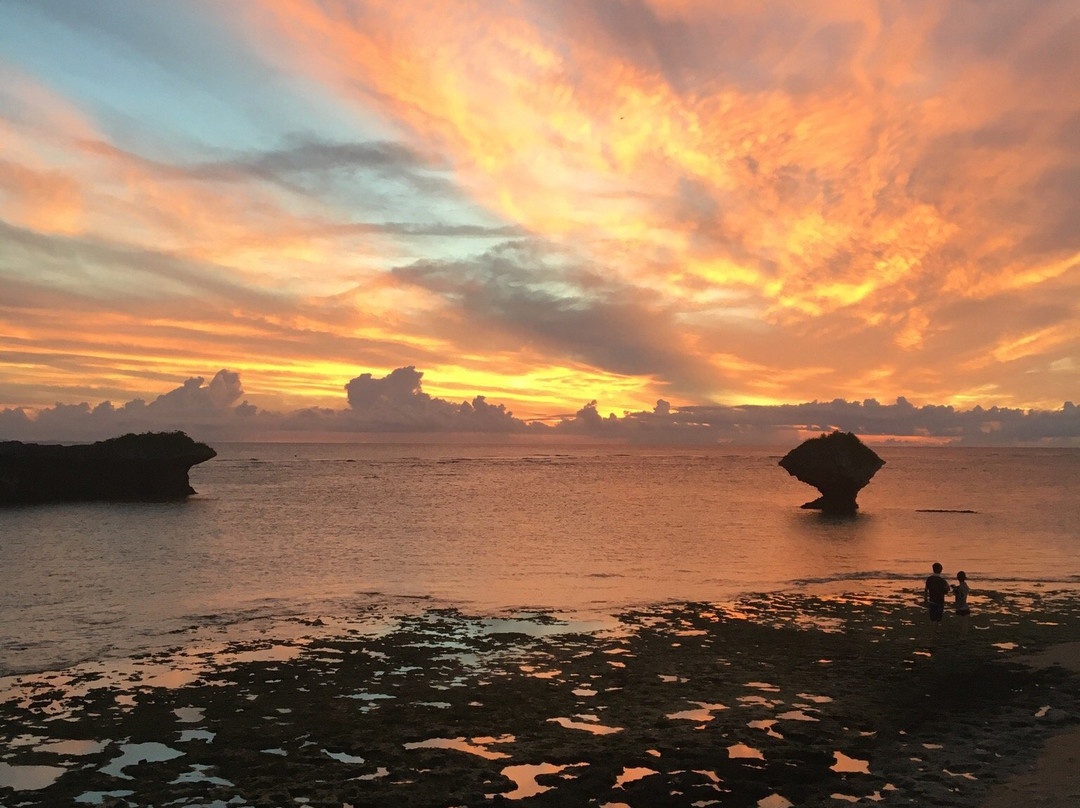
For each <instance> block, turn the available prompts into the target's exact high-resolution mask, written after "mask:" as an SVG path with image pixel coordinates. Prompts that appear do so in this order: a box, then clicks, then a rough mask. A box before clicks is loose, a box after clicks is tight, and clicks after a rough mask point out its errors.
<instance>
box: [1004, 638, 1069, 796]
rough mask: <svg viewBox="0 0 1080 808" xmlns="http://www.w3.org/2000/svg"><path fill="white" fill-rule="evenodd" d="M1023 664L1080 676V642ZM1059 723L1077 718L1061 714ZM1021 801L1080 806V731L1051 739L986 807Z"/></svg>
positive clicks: (1046, 651) (1055, 648)
mask: <svg viewBox="0 0 1080 808" xmlns="http://www.w3.org/2000/svg"><path fill="white" fill-rule="evenodd" d="M1022 661H1023V662H1024V664H1027V665H1030V666H1032V667H1033V668H1055V667H1056V668H1060V669H1062V670H1066V671H1069V672H1070V673H1071V674H1072V675H1073V676H1080V642H1070V643H1062V644H1061V645H1055V646H1052V647H1050V648H1047V649H1044V650H1042V651H1040V652H1038V653H1035V654H1031V655H1030V656H1028V657H1026V658H1023V659H1022ZM1070 719H1071V721H1070ZM1059 720H1061V721H1062V722H1065V721H1069V722H1070V723H1075V716H1069V715H1060V716H1059ZM1018 802H1022V803H1023V804H1024V805H1029V806H1033V808H1072V806H1076V805H1080V730H1077V729H1071V730H1069V731H1067V732H1064V733H1062V734H1060V735H1055V736H1053V737H1051V738H1050V739H1048V740H1047V742H1046V746H1045V747H1044V748H1043V750H1042V752H1041V754H1040V755H1039V757H1038V758H1037V760H1036V761H1035V762H1034V763H1033V765H1032V766H1031V767H1030V768H1029V769H1028V770H1027V771H1024V772H1022V773H1020V774H1018V775H1017V776H1016V777H1014V778H1013V779H1011V780H1009V781H1008V782H1007V783H1002V784H1000V785H997V786H995V787H994V788H993V789H992V790H991V792H990V796H989V798H988V799H987V801H986V804H985V808H1013V806H1015V805H1017V804H1018Z"/></svg>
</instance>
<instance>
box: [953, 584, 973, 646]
mask: <svg viewBox="0 0 1080 808" xmlns="http://www.w3.org/2000/svg"><path fill="white" fill-rule="evenodd" d="M952 591H953V597H954V598H955V599H956V603H955V604H954V606H955V608H956V616H957V617H958V618H960V631H967V628H968V623H969V622H970V620H971V608H970V607H969V606H968V592H970V591H971V589H970V588H969V587H968V582H967V573H966V572H964V571H963V570H960V572H958V573H956V583H955V584H953V585H952Z"/></svg>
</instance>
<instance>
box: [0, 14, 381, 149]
mask: <svg viewBox="0 0 1080 808" xmlns="http://www.w3.org/2000/svg"><path fill="white" fill-rule="evenodd" d="M200 12H201V13H200ZM0 13H2V14H3V16H4V20H5V24H4V25H0V58H2V59H4V60H5V61H8V62H9V63H14V64H15V65H17V66H19V67H20V68H21V69H22V70H24V71H25V72H26V73H28V74H29V75H31V76H33V77H34V78H35V79H36V80H38V81H39V82H41V83H42V84H44V85H45V86H47V87H49V88H51V89H52V90H54V91H55V92H58V93H59V94H61V95H63V96H64V97H66V98H68V99H70V100H71V101H72V102H73V103H75V104H76V106H78V107H80V108H82V109H83V110H84V111H85V112H87V113H88V115H89V117H91V118H92V120H93V121H94V123H95V124H96V125H97V126H98V127H99V128H100V129H101V130H102V131H103V132H104V133H105V134H106V136H107V137H108V138H109V139H110V140H111V142H113V143H114V145H116V146H118V147H120V148H122V149H126V150H129V151H133V152H135V153H138V154H140V155H142V156H144V157H149V158H152V159H163V160H167V159H189V160H193V159H198V158H200V157H201V158H205V157H206V152H207V150H216V149H220V150H253V149H254V150H258V149H267V148H272V147H275V146H278V145H280V142H281V140H282V139H283V138H284V137H286V136H289V135H293V134H295V133H296V132H304V131H307V132H311V131H317V132H319V134H320V137H322V138H324V139H333V140H346V139H347V140H357V139H361V140H368V139H386V138H388V137H390V136H391V134H392V127H391V126H389V125H388V124H387V123H386V122H385V121H381V120H380V119H378V118H377V117H376V116H375V115H365V114H364V112H363V111H361V110H357V109H355V108H345V107H341V106H339V105H337V104H335V103H334V102H333V99H332V98H330V97H329V96H327V94H326V93H325V92H324V91H323V90H322V88H320V87H318V86H316V85H314V84H313V83H312V82H310V81H308V80H306V79H304V78H303V77H300V76H295V75H290V74H287V73H284V72H282V71H281V70H280V69H278V68H276V67H275V66H274V65H272V64H269V63H268V62H266V61H265V60H264V59H263V58H262V57H261V56H260V55H259V54H257V53H255V52H254V51H253V50H252V49H251V48H249V47H248V46H247V45H246V43H245V42H243V41H242V40H241V39H240V38H238V37H236V36H233V35H231V32H230V29H229V28H228V27H226V26H224V25H223V24H222V21H221V20H220V19H218V18H216V17H214V16H213V15H212V14H211V13H210V12H209V10H208V9H207V8H206V7H203V6H201V5H200V4H197V3H145V2H141V0H112V2H109V3H85V2H67V3H65V2H55V3H18V2H11V1H10V0H0Z"/></svg>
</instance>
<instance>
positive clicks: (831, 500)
mask: <svg viewBox="0 0 1080 808" xmlns="http://www.w3.org/2000/svg"><path fill="white" fill-rule="evenodd" d="M883 465H885V461H884V460H882V459H881V458H880V457H878V456H877V453H875V452H874V450H873V449H871V448H869V447H868V446H866V445H865V444H864V443H863V442H862V441H860V440H859V439H858V437H856V436H855V435H853V434H852V433H850V432H832V433H830V434H828V435H821V436H819V437H817V438H810V439H809V440H807V441H803V442H802V443H801V444H799V445H798V446H796V447H795V448H794V449H792V450H791V451H790V452H788V453H787V454H786V455H784V456H783V457H782V458H781V459H780V466H781V467H782V468H783V469H784V470H785V471H786V472H787V473H788V474H790V475H791V476H793V477H795V478H796V479H798V480H799V481H800V482H804V483H806V484H807V485H812V486H814V488H816V489H817V490H818V491H820V492H821V496H820V497H818V498H817V499H815V500H813V501H811V502H807V503H805V504H804V505H803V506H802V507H804V508H811V509H816V510H820V511H823V512H825V513H829V514H836V515H849V514H853V513H855V511H857V510H858V508H859V506H858V503H857V502H856V501H855V498H856V497H857V496H858V493H859V491H861V490H862V489H863V488H864V487H866V485H867V483H869V482H870V480H871V479H872V478H873V476H874V475H875V474H876V473H877V471H878V469H880V468H881V467H882V466H883Z"/></svg>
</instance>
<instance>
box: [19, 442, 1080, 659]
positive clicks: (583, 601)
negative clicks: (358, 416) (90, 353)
mask: <svg viewBox="0 0 1080 808" xmlns="http://www.w3.org/2000/svg"><path fill="white" fill-rule="evenodd" d="M215 448H216V449H217V450H218V456H217V457H216V458H214V459H213V460H211V461H209V462H207V463H204V464H202V465H199V466H196V467H195V468H194V469H192V473H191V481H192V484H193V486H194V487H195V489H196V490H197V491H198V494H197V495H196V496H194V497H192V498H190V499H189V500H188V501H186V502H181V503H169V504H111V503H110V504H102V503H93V504H74V505H53V506H44V507H34V508H15V509H6V510H2V511H0V674H15V673H26V672H31V671H45V670H57V669H61V668H64V667H67V666H70V665H72V664H75V663H77V662H80V661H87V660H103V659H111V658H116V659H122V658H126V657H131V656H133V655H136V654H140V653H146V652H151V651H155V650H160V649H164V648H169V647H176V646H181V645H184V644H185V643H191V642H194V641H196V638H197V637H199V636H201V635H205V634H206V632H208V631H212V632H215V633H216V634H219V635H220V634H229V635H230V636H232V635H236V636H240V635H243V634H244V633H245V632H247V633H249V634H251V633H260V632H263V633H265V632H267V631H271V630H272V627H273V626H275V625H278V624H280V623H281V622H282V621H286V622H288V621H291V622H293V623H294V624H295V623H297V622H300V623H303V624H305V625H310V624H311V623H317V624H320V625H325V626H331V627H332V626H334V625H336V624H337V621H342V620H349V619H351V618H352V617H354V616H356V615H358V614H362V613H365V614H370V613H372V611H373V610H375V611H378V612H379V613H380V614H395V613H416V612H418V611H422V610H426V609H432V608H456V609H460V610H461V611H463V612H465V613H469V614H483V615H511V616H512V615H520V614H529V613H535V612H538V611H542V612H555V613H557V614H559V615H563V616H566V617H568V618H570V617H572V618H573V619H582V620H587V619H594V618H596V619H599V618H601V617H602V616H604V615H609V614H612V613H615V612H616V611H618V610H620V609H623V608H627V607H632V606H640V605H646V604H654V603H660V602H680V601H682V602H686V601H708V602H714V601H723V600H729V599H733V598H735V597H737V596H738V595H740V594H743V593H748V592H774V591H778V590H785V589H800V588H801V589H807V588H814V587H830V586H833V587H835V586H841V587H848V588H852V587H855V588H858V587H877V588H886V589H888V588H891V589H894V590H896V589H910V590H911V591H912V593H913V597H914V596H915V595H914V593H915V592H916V591H917V590H918V589H919V588H920V587H921V581H922V578H923V577H924V576H925V575H926V574H928V572H929V567H930V564H931V563H932V562H933V561H940V562H941V563H942V564H943V565H944V566H945V572H946V574H948V575H950V576H952V575H954V574H955V572H956V571H957V570H960V569H963V570H965V571H966V572H967V574H968V580H969V582H970V584H971V587H972V590H973V594H972V600H973V602H975V603H977V602H978V592H979V590H980V589H981V588H982V589H994V590H996V591H1001V590H1004V591H1008V589H1009V588H1010V587H1017V588H1020V587H1029V586H1040V585H1051V584H1053V585H1055V586H1057V585H1064V586H1070V587H1071V586H1080V496H1077V494H1078V493H1080V491H1078V484H1077V481H1078V480H1080V450H1069V449H983V448H921V447H920V448H914V447H904V446H896V447H892V446H885V447H877V448H876V451H877V452H878V454H879V455H880V456H881V457H882V458H883V459H884V460H885V461H886V465H885V466H884V467H883V468H882V469H881V471H879V472H878V474H877V476H876V477H875V478H874V479H873V481H872V482H871V483H870V485H869V486H868V487H867V488H865V489H864V490H863V492H862V493H861V495H860V497H859V503H860V511H859V513H858V515H857V516H856V517H855V518H852V519H837V518H829V517H824V516H822V515H821V514H819V513H817V512H814V511H804V510H801V509H800V508H799V505H800V504H801V503H803V502H805V501H807V500H810V499H813V498H814V497H815V496H816V495H817V493H816V491H814V489H812V488H810V487H809V486H806V485H804V484H802V483H800V482H798V481H797V480H795V479H794V478H792V477H789V476H788V475H787V473H786V472H784V471H783V470H782V469H781V468H780V467H779V466H778V465H777V461H778V460H779V459H780V457H781V456H782V455H783V454H784V452H785V451H786V448H776V447H772V448H741V447H711V448H704V449H699V448H677V449H660V448H628V447H625V446H617V447H616V446H573V447H567V446H523V445H514V446H505V445H502V446H491V445H476V446H471V445H459V444H455V445H404V444H400V445H391V444H349V445H336V444H318V445H310V444H221V445H217V446H215ZM788 448H790V447H788ZM965 511H970V512H965Z"/></svg>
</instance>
